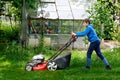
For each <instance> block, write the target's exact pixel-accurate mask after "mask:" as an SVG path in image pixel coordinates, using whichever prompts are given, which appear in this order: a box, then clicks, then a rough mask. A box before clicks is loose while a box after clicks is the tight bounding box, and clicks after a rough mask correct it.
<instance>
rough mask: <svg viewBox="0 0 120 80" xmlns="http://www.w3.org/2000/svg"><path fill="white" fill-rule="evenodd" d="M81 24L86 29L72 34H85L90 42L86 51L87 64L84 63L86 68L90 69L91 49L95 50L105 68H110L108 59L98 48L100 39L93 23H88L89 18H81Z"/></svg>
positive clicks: (76, 35) (79, 35) (77, 35)
mask: <svg viewBox="0 0 120 80" xmlns="http://www.w3.org/2000/svg"><path fill="white" fill-rule="evenodd" d="M83 25H84V26H85V27H86V29H85V30H84V31H82V32H77V33H72V36H75V37H82V36H87V37H88V40H89V42H90V46H89V48H88V51H87V64H86V67H85V68H86V69H90V64H91V54H92V52H93V50H95V52H96V54H97V56H98V57H99V58H100V59H101V60H102V61H103V63H104V64H105V68H106V69H109V70H110V69H111V67H110V65H109V63H108V61H107V60H106V58H105V57H104V56H103V55H102V53H101V50H100V39H99V37H98V36H97V34H96V32H95V30H94V28H93V25H91V24H90V21H89V19H85V20H83Z"/></svg>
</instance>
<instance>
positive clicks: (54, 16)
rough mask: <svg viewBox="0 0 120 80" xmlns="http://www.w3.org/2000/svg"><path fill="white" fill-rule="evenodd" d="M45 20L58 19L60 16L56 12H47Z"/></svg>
mask: <svg viewBox="0 0 120 80" xmlns="http://www.w3.org/2000/svg"><path fill="white" fill-rule="evenodd" d="M43 17H44V18H48V19H57V18H58V15H57V13H56V12H46V13H45V14H44V15H43Z"/></svg>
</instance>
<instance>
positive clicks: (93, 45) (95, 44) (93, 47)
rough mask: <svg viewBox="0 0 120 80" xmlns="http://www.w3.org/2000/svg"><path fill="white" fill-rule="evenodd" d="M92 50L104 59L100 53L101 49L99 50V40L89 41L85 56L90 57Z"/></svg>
mask: <svg viewBox="0 0 120 80" xmlns="http://www.w3.org/2000/svg"><path fill="white" fill-rule="evenodd" d="M93 50H95V52H96V54H97V55H98V56H99V57H100V59H101V60H103V59H104V56H103V55H102V53H101V50H100V41H99V40H97V41H95V42H92V43H90V46H89V48H88V51H87V58H91V54H92V52H93Z"/></svg>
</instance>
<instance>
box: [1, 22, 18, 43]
mask: <svg viewBox="0 0 120 80" xmlns="http://www.w3.org/2000/svg"><path fill="white" fill-rule="evenodd" d="M19 31H20V30H19V27H18V25H14V26H13V28H12V29H11V27H10V26H9V25H6V24H2V25H1V30H0V34H1V35H0V43H6V42H7V43H8V42H11V41H13V40H19Z"/></svg>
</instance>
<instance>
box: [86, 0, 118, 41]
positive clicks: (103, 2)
mask: <svg viewBox="0 0 120 80" xmlns="http://www.w3.org/2000/svg"><path fill="white" fill-rule="evenodd" d="M88 12H89V13H90V14H91V16H90V18H92V19H93V21H92V23H93V24H94V26H95V28H96V31H97V33H98V36H99V37H100V38H104V39H108V40H111V39H116V38H117V26H116V23H115V21H114V20H113V15H114V14H116V7H115V5H114V1H113V0H98V1H97V2H96V3H95V4H94V5H93V6H92V7H91V8H90V9H89V10H88Z"/></svg>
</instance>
